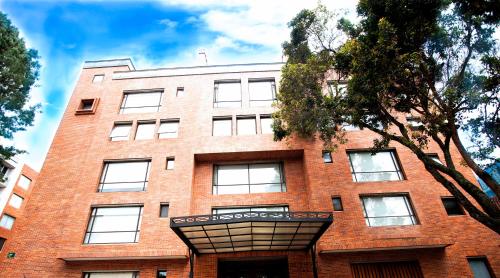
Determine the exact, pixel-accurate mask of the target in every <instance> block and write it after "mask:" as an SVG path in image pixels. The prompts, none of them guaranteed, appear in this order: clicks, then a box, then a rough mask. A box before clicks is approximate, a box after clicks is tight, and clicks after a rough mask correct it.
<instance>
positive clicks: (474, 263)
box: [467, 257, 494, 278]
mask: <svg viewBox="0 0 500 278" xmlns="http://www.w3.org/2000/svg"><path fill="white" fill-rule="evenodd" d="M467 260H468V261H469V266H470V268H471V270H472V273H473V274H474V278H491V277H494V276H493V275H492V274H491V270H490V267H489V265H488V261H487V260H486V258H483V257H479V258H467Z"/></svg>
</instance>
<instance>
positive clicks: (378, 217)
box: [361, 195, 417, 227]
mask: <svg viewBox="0 0 500 278" xmlns="http://www.w3.org/2000/svg"><path fill="white" fill-rule="evenodd" d="M361 202H362V203H363V209H364V215H365V219H366V224H367V225H368V226H371V227H377V226H393V225H400V226H402V225H416V224H417V219H416V218H415V214H414V213H413V209H412V207H411V204H410V201H409V199H408V197H407V196H406V195H399V196H365V197H361Z"/></svg>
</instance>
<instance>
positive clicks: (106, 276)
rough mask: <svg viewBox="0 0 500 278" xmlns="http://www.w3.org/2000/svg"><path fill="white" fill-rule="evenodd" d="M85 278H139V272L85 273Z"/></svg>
mask: <svg viewBox="0 0 500 278" xmlns="http://www.w3.org/2000/svg"><path fill="white" fill-rule="evenodd" d="M83 278H139V273H138V272H135V271H134V272H131V271H127V272H125V271H121V272H84V273H83Z"/></svg>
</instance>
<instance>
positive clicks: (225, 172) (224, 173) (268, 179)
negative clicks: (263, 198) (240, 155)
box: [213, 163, 286, 195]
mask: <svg viewBox="0 0 500 278" xmlns="http://www.w3.org/2000/svg"><path fill="white" fill-rule="evenodd" d="M265 192H286V185H285V178H284V175H283V165H282V164H281V163H256V164H232V165H215V167H214V186H213V193H214V194H219V195H222V194H248V193H265Z"/></svg>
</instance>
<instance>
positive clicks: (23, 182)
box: [17, 175, 31, 190]
mask: <svg viewBox="0 0 500 278" xmlns="http://www.w3.org/2000/svg"><path fill="white" fill-rule="evenodd" d="M30 184H31V180H30V179H29V178H27V177H26V176H24V175H21V176H20V177H19V181H18V182H17V185H19V187H21V188H22V189H24V190H28V189H29V188H30Z"/></svg>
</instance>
